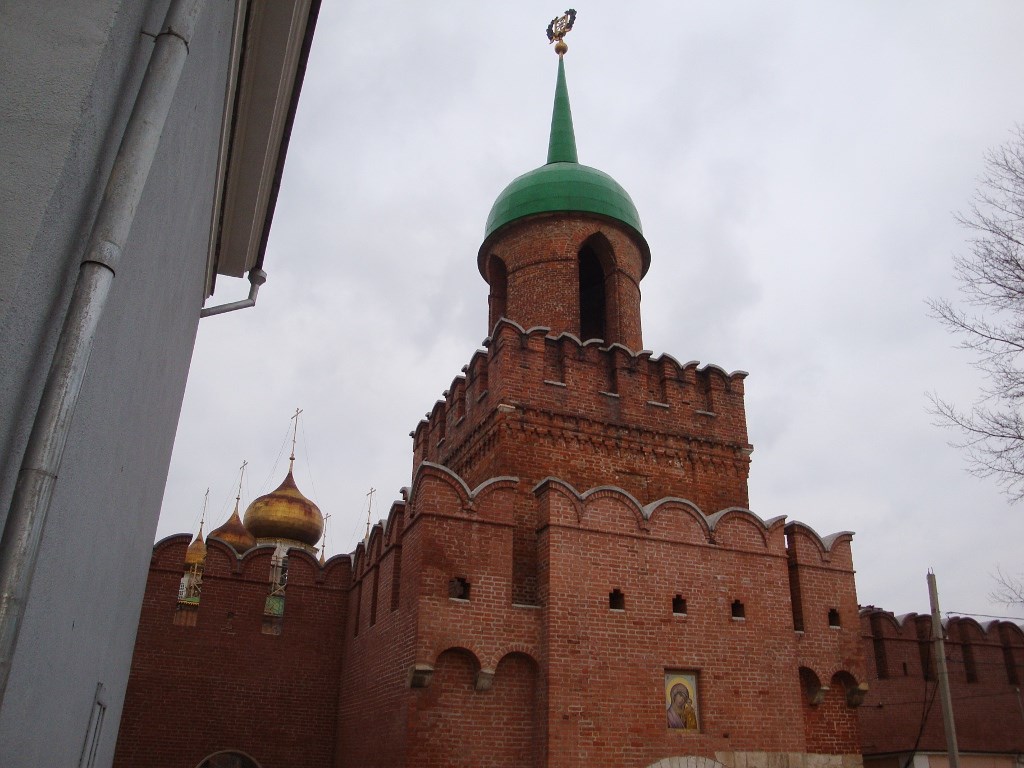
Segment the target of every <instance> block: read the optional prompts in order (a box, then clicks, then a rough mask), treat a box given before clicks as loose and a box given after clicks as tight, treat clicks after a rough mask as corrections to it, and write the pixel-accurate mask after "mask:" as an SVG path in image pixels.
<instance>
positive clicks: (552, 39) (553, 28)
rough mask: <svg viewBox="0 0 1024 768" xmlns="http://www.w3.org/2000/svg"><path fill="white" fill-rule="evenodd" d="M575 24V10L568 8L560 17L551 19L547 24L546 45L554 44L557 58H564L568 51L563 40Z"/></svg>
mask: <svg viewBox="0 0 1024 768" xmlns="http://www.w3.org/2000/svg"><path fill="white" fill-rule="evenodd" d="M575 22H576V9H575V8H570V9H569V10H568V11H566V12H565V13H563V14H562V15H561V16H556V17H555V18H553V19H552V20H551V23H550V24H548V43H549V44H550V43H554V44H555V53H557V54H558V55H559V56H564V55H565V52H566V51H568V50H569V46H568V45H566V44H565V40H564V39H563V38H564V37H565V36H566V34H567V33H568V32H569V30H571V29H572V25H573V24H574V23H575Z"/></svg>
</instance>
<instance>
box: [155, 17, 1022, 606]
mask: <svg viewBox="0 0 1024 768" xmlns="http://www.w3.org/2000/svg"><path fill="white" fill-rule="evenodd" d="M576 6H577V10H578V11H579V16H578V18H577V22H576V28H575V29H574V30H573V31H572V32H571V33H570V35H569V36H568V38H567V42H568V43H569V49H570V50H569V53H568V54H567V56H566V70H567V75H568V82H569V92H570V98H571V102H572V110H573V117H574V120H575V126H576V138H577V145H578V148H579V157H580V162H582V163H584V164H587V165H592V166H595V167H597V168H600V169H601V170H603V171H605V172H607V173H609V174H611V175H612V176H613V177H614V178H615V179H617V180H618V181H619V182H620V183H621V184H622V185H623V186H624V187H625V188H626V190H627V191H628V192H629V193H630V195H631V196H632V198H633V200H634V202H635V203H636V205H637V208H638V210H639V212H640V216H641V219H642V221H643V227H644V233H645V235H646V237H647V240H648V242H649V243H650V246H651V254H652V263H651V269H650V272H649V273H648V274H647V277H646V278H645V279H644V281H643V283H642V284H641V288H642V291H643V310H642V312H643V324H644V342H645V346H646V347H647V348H649V349H652V350H654V351H655V353H656V354H661V353H669V354H671V355H672V356H673V357H675V358H676V359H678V360H681V361H685V360H691V359H696V360H700V361H702V362H703V363H715V364H717V365H720V366H721V367H723V368H725V369H726V370H728V371H732V370H737V369H741V370H745V371H749V372H750V376H749V378H748V379H747V381H746V392H747V395H746V398H747V399H746V404H747V418H748V425H749V435H750V441H751V442H752V443H753V445H754V454H753V457H752V461H753V463H752V466H751V474H750V505H751V509H752V510H753V511H754V512H756V513H757V514H759V515H760V516H761V517H763V518H766V519H767V518H771V517H773V516H776V515H786V516H788V517H789V518H790V519H795V520H800V521H802V522H804V523H807V524H808V525H810V526H811V527H813V528H814V529H815V530H817V531H818V532H819V533H820V534H822V535H827V534H829V533H833V532H835V531H841V530H852V531H855V532H856V536H855V538H854V543H853V546H854V562H855V564H856V566H857V587H858V596H859V599H860V602H861V603H862V604H875V605H878V606H881V607H884V608H887V609H889V610H894V611H896V612H897V613H905V612H908V611H915V610H916V611H922V612H923V611H927V609H928V595H927V588H926V585H925V573H926V570H927V568H928V567H933V568H934V569H935V570H936V572H937V576H938V581H939V587H940V593H941V598H942V607H943V609H944V610H947V611H956V612H961V613H968V612H973V613H976V614H979V613H980V614H996V615H999V614H1006V613H1008V612H1009V611H1008V610H1007V609H1005V608H1003V607H1001V606H998V605H994V604H993V603H991V602H990V601H989V599H988V592H989V591H990V589H991V588H992V581H991V576H990V574H991V573H992V572H993V571H994V570H995V568H996V567H997V566H1001V567H1002V568H1003V569H1004V570H1009V571H1014V572H1017V571H1021V570H1024V566H1022V564H1021V541H1022V540H1024V507H1021V506H1011V505H1009V504H1008V503H1007V502H1006V501H1005V499H1004V497H1003V496H1002V495H1001V494H1000V493H999V490H998V488H997V487H996V485H995V484H994V482H993V481H991V480H979V479H977V478H974V477H972V476H970V475H968V474H967V473H966V472H965V471H964V467H965V464H964V461H963V457H962V455H961V454H960V453H958V452H957V451H956V450H955V449H953V448H951V447H949V446H948V445H947V442H948V440H949V439H950V438H951V437H952V435H951V434H950V433H948V432H946V431H943V430H941V429H939V428H937V427H935V426H933V424H932V421H933V419H932V417H931V416H930V415H929V414H928V412H927V406H928V402H927V399H926V395H927V393H929V392H933V391H934V392H938V393H939V394H940V395H942V396H943V397H945V398H948V399H951V400H954V401H956V402H958V403H960V404H963V405H969V404H970V403H971V401H972V400H973V398H974V397H975V395H976V393H977V389H978V386H979V383H980V381H979V377H978V375H977V374H976V373H975V372H974V371H973V369H972V368H971V367H970V361H971V357H970V355H969V354H967V353H965V352H963V351H961V350H958V349H956V348H955V341H954V340H953V339H951V338H950V337H949V336H948V335H947V334H946V332H945V331H944V329H943V328H942V327H940V326H939V325H938V323H937V322H936V321H934V320H932V319H930V318H929V317H928V315H927V307H926V306H925V300H926V299H927V298H928V297H939V296H953V295H954V294H955V292H956V286H955V283H954V281H953V279H952V267H951V258H952V256H953V254H954V253H957V252H961V251H963V250H964V248H965V239H966V237H965V232H964V231H963V230H962V228H960V226H959V225H958V224H957V223H956V221H955V220H954V217H953V214H954V213H955V212H956V211H958V210H963V209H964V208H966V206H967V205H968V204H969V201H970V197H971V195H972V193H973V190H974V188H975V186H976V181H977V178H978V176H979V175H980V174H981V172H982V170H983V154H984V152H985V151H986V149H988V148H990V147H994V146H997V145H999V144H1001V143H1003V142H1004V141H1006V140H1007V139H1008V138H1009V136H1010V130H1011V129H1012V127H1013V125H1014V123H1015V122H1018V121H1021V120H1024V97H1022V96H1021V94H1022V92H1024V91H1022V88H1021V78H1022V76H1021V73H1022V72H1024V46H1022V45H1021V44H1020V30H1021V29H1024V4H1022V3H1020V2H1016V1H1015V0H1006V1H1005V2H996V1H995V0H986V2H979V3H962V2H957V3H954V2H938V1H936V0H926V1H922V2H909V1H908V0H904V1H903V2H899V3H893V2H890V1H888V0H885V1H882V0H879V1H878V2H858V3H820V2H791V3H787V2H773V3H763V2H729V3H722V2H718V1H717V0H702V1H701V2H646V3H623V2H614V1H613V0H606V1H603V2H602V1H599V0H577V3H576ZM563 10H564V8H562V7H561V6H552V5H550V4H549V3H538V2H534V1H533V0H530V1H528V2H522V1H520V2H515V3H480V2H478V1H477V2H453V1H449V2H434V3H386V2H380V0H375V1H374V2H368V1H366V0H345V2H325V3H324V4H323V9H322V11H321V13H320V20H319V23H318V25H317V31H316V37H315V40H314V43H313V51H312V54H311V57H310V61H309V68H308V71H307V74H306V80H305V84H304V86H303V90H302V98H301V101H300V104H299V111H298V116H297V118H296V123H295V129H294V132H293V134H292V139H291V146H290V149H289V153H288V162H287V167H286V169H285V175H284V181H283V184H282V188H281V195H280V199H279V201H278V205H277V212H276V214H275V217H274V224H273V230H272V234H271V238H270V243H269V246H268V249H267V256H266V263H265V268H266V270H267V272H268V274H269V279H268V282H267V284H266V285H265V286H264V287H263V289H262V290H261V292H260V296H259V302H258V304H257V306H256V308H255V309H251V310H246V311H241V312H236V313H233V314H229V315H224V316H216V317H211V318H207V319H205V320H203V321H202V322H201V324H200V328H199V337H198V340H197V344H196V350H195V355H194V358H193V364H192V370H191V374H190V377H189V384H188V390H187V393H186V397H185V402H184V406H183V409H182V414H181V422H180V426H179V431H178V436H177V441H176V444H175V450H174V458H173V460H172V464H171V471H170V476H169V478H168V482H167V492H166V496H165V499H164V507H163V511H162V516H161V520H160V525H159V531H158V536H159V537H163V536H166V535H169V534H172V533H178V532H183V531H190V532H194V531H195V528H196V527H197V525H198V522H199V515H200V511H201V508H202V499H203V493H204V491H205V489H206V488H207V487H208V486H209V487H210V489H211V490H210V498H211V501H210V509H209V512H208V520H209V524H208V526H207V529H206V530H207V531H209V530H210V528H211V527H214V526H216V525H218V524H220V523H221V522H223V520H224V519H225V518H226V517H227V515H228V514H229V513H230V508H231V507H230V505H231V504H232V503H233V501H234V495H235V485H236V483H237V475H238V472H237V468H238V466H239V464H240V463H241V462H242V460H243V459H247V460H248V461H249V467H250V472H249V474H248V477H247V481H246V484H245V487H244V489H243V494H242V495H243V499H242V501H243V504H247V503H248V502H249V501H251V500H252V499H253V498H254V497H255V496H257V495H259V494H261V493H266V492H268V491H270V490H272V489H273V488H274V487H276V485H277V483H278V482H279V481H280V480H281V478H282V477H283V475H284V472H285V471H286V469H287V453H288V447H287V445H286V444H285V443H286V438H287V437H288V436H289V435H288V432H289V427H290V424H291V422H290V421H289V417H290V416H291V414H292V413H293V412H294V409H295V408H296V407H297V406H298V407H301V408H303V409H304V414H303V416H302V425H301V428H300V433H299V446H298V456H299V458H298V462H297V467H296V479H297V481H298V483H299V487H300V488H301V489H302V490H303V492H304V493H306V494H307V495H308V496H310V497H311V498H313V499H314V500H315V501H316V502H317V503H318V504H319V505H320V507H321V509H322V510H323V511H324V512H329V513H330V514H331V516H332V517H331V520H330V523H329V532H328V554H329V555H330V554H337V553H339V552H348V551H351V550H352V549H353V548H354V546H355V544H356V542H357V541H358V540H359V539H360V538H361V537H362V535H363V533H364V530H365V522H366V508H367V498H366V493H367V491H368V490H369V489H370V487H371V486H372V487H374V488H376V489H378V492H377V496H376V502H375V505H374V509H373V510H372V513H373V519H374V520H375V521H376V519H378V518H380V517H385V516H386V515H387V512H388V509H389V506H390V503H391V500H392V499H394V498H397V497H398V496H399V489H400V488H401V487H402V486H405V485H408V484H409V482H410V477H411V464H412V459H411V456H412V441H411V439H410V438H409V431H410V430H411V429H413V428H414V427H415V426H416V424H417V422H418V421H419V420H420V419H421V418H423V415H424V414H425V413H426V412H427V411H428V410H429V409H430V408H431V407H432V406H433V403H434V402H435V400H436V399H437V398H438V397H439V396H440V395H441V393H442V392H443V391H444V390H445V389H447V388H448V386H449V385H450V383H451V381H452V379H453V377H454V376H455V375H456V374H458V373H459V371H460V369H461V368H462V366H463V365H465V364H466V363H467V362H468V361H469V359H470V357H471V355H472V353H473V351H474V350H475V349H476V348H477V347H478V346H479V345H480V342H481V341H482V340H483V338H484V336H485V335H486V333H487V327H486V326H487V301H486V296H487V287H486V284H485V283H484V281H483V280H482V279H481V277H480V275H479V273H478V272H477V270H476V253H477V249H478V248H479V245H480V242H481V241H482V238H483V227H484V221H485V219H486V217H487V213H488V210H489V209H490V206H491V203H492V202H493V201H494V199H495V197H496V196H497V195H498V193H499V192H500V191H501V190H502V188H503V187H504V186H505V185H506V184H507V183H508V182H509V181H511V180H512V179H513V178H514V177H515V176H518V175H519V174H521V173H524V172H526V171H528V170H530V169H532V168H535V167H537V166H539V165H541V164H543V162H544V160H545V156H546V150H547V132H548V127H549V123H550V114H551V103H552V97H553V93H554V84H555V71H556V62H557V57H556V56H555V54H554V52H553V51H552V50H551V48H550V47H549V46H548V44H547V40H546V37H545V35H544V29H545V27H546V25H547V23H548V21H549V20H550V19H551V18H552V17H553V16H555V15H556V14H558V13H561V12H562V11H563ZM246 288H247V283H245V282H244V281H232V280H229V279H226V278H221V280H220V281H219V284H218V290H217V294H216V296H215V297H214V299H213V300H212V301H214V302H218V303H219V302H223V301H230V300H233V299H235V298H240V297H241V296H242V295H243V294H244V293H245V291H246ZM235 294H237V296H236V295H235ZM581 490H583V489H581ZM644 501H648V500H644ZM714 511H716V510H705V512H706V513H709V514H710V513H711V512H714Z"/></svg>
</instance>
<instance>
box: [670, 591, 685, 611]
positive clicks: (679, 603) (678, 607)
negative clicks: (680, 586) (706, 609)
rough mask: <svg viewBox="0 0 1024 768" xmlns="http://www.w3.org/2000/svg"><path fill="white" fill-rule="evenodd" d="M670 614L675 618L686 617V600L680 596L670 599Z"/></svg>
mask: <svg viewBox="0 0 1024 768" xmlns="http://www.w3.org/2000/svg"><path fill="white" fill-rule="evenodd" d="M672 613H674V614H676V615H677V616H685V615H686V600H685V599H684V598H683V596H682V595H676V596H675V597H673V598H672Z"/></svg>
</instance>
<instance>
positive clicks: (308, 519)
mask: <svg viewBox="0 0 1024 768" xmlns="http://www.w3.org/2000/svg"><path fill="white" fill-rule="evenodd" d="M245 527H246V528H248V529H249V532H250V533H252V535H253V536H255V537H256V538H257V539H258V540H259V541H261V542H262V541H267V540H270V541H297V542H301V543H302V544H305V545H307V546H308V547H315V546H316V543H317V542H318V541H320V537H321V535H322V534H323V532H324V516H323V515H322V514H321V513H320V508H319V507H318V506H317V505H316V504H314V503H313V502H312V501H310V500H309V499H307V498H306V497H305V496H303V495H302V493H301V491H299V489H298V487H297V486H296V485H295V478H294V477H293V476H292V473H291V470H289V471H288V476H287V477H285V479H284V482H282V483H281V485H280V486H279V487H278V488H277V490H275V491H272V492H270V493H268V494H266V495H265V496H260V497H259V498H258V499H256V500H255V501H254V502H253V503H252V504H250V505H249V508H248V509H247V510H245Z"/></svg>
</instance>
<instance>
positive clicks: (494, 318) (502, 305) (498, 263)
mask: <svg viewBox="0 0 1024 768" xmlns="http://www.w3.org/2000/svg"><path fill="white" fill-rule="evenodd" d="M487 283H488V285H490V288H491V291H490V293H489V294H488V296H487V314H488V317H487V321H488V325H487V332H488V333H490V332H491V331H493V330H494V326H495V325H496V324H497V322H498V321H499V320H500V319H501V318H503V317H504V316H505V312H506V309H507V303H508V270H507V269H506V267H505V262H504V261H502V260H501V259H499V258H498V257H497V256H495V255H494V254H491V257H490V258H489V259H488V260H487Z"/></svg>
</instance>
